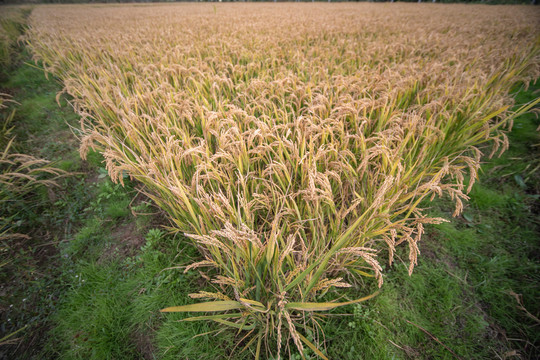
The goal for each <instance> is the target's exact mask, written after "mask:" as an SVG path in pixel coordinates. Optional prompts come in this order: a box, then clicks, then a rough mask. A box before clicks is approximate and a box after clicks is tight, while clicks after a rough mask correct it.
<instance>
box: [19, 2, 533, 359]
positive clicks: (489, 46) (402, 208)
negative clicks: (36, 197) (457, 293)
mask: <svg viewBox="0 0 540 360" xmlns="http://www.w3.org/2000/svg"><path fill="white" fill-rule="evenodd" d="M508 10H509V8H508V7H504V6H490V7H486V6H472V5H441V4H436V5H433V4H394V3H392V4H366V3H364V4H346V3H341V4H227V5H225V4H219V5H211V4H177V5H165V4H161V5H152V6H148V5H139V6H133V5H132V6H115V7H104V6H98V5H85V6H42V7H41V6H40V7H36V8H35V9H34V11H33V12H32V15H31V22H30V25H31V28H30V29H29V31H28V32H27V35H26V41H27V43H28V46H29V47H30V48H31V50H32V52H33V56H34V60H35V61H36V62H37V63H38V64H39V65H40V66H43V67H44V68H45V70H46V71H47V72H48V73H50V74H52V75H54V76H56V77H58V78H59V79H60V80H61V81H62V83H63V85H64V91H65V93H67V94H68V95H69V96H70V97H72V105H73V107H74V108H75V110H76V111H77V112H78V114H79V115H80V116H81V121H80V127H79V128H78V129H76V130H75V131H76V132H77V134H78V135H79V136H80V140H81V147H80V152H81V156H83V157H85V156H86V154H87V153H88V151H89V150H90V149H97V150H98V151H100V152H102V153H103V156H104V158H105V161H106V166H107V170H108V172H109V175H110V176H111V178H112V179H113V180H114V181H117V182H120V183H122V182H123V179H124V176H129V177H131V178H132V179H133V180H135V181H136V182H138V183H140V184H142V185H143V186H144V191H145V193H146V194H147V195H148V196H149V197H150V198H151V199H152V200H153V201H154V202H155V203H156V204H157V205H158V206H159V207H160V208H161V209H162V210H163V211H164V212H165V213H166V214H167V216H168V219H169V221H170V227H169V230H170V231H171V232H175V233H181V234H185V238H186V240H185V241H184V243H182V244H181V247H193V246H194V247H196V248H197V249H198V250H199V253H200V259H198V261H196V262H194V263H192V264H191V265H189V266H187V267H186V268H185V269H184V272H199V273H200V274H201V276H203V277H204V278H206V279H208V281H209V282H210V283H211V284H212V286H213V290H212V291H200V292H198V293H193V294H191V295H190V296H191V297H192V298H194V299H195V300H194V301H193V303H192V304H190V305H183V306H175V305H176V304H174V303H171V304H170V306H171V307H168V308H166V309H161V310H162V311H163V312H189V313H191V315H195V316H192V317H190V318H187V319H186V320H192V321H214V322H217V323H219V324H220V326H223V327H224V328H230V329H232V330H233V331H236V332H239V333H241V334H242V336H240V337H239V339H240V340H239V343H238V345H239V346H238V347H237V350H238V351H241V350H242V348H244V349H248V348H249V349H251V351H253V353H254V356H255V358H259V357H263V358H267V357H270V356H274V357H275V358H279V357H280V356H282V357H283V356H285V354H286V353H289V354H290V352H291V348H292V349H295V350H294V351H296V350H297V351H299V352H300V354H302V353H303V350H304V349H307V348H309V349H310V350H311V351H313V352H314V353H315V354H317V355H318V356H319V357H321V358H326V355H325V354H324V346H323V344H324V330H323V329H324V317H325V314H326V313H327V312H328V311H330V310H332V309H334V308H338V307H341V306H344V305H350V304H354V303H358V302H363V301H368V302H367V304H368V306H369V299H370V298H372V297H373V296H376V293H367V292H366V294H365V297H361V298H359V299H344V298H343V290H344V289H343V288H349V287H357V288H360V289H362V287H363V286H365V283H366V282H375V283H376V284H377V286H379V287H381V286H384V285H383V283H384V279H385V274H384V271H383V264H392V262H393V261H394V252H395V251H396V248H397V247H398V246H406V247H408V249H409V250H408V268H409V273H412V272H413V271H414V267H415V265H416V264H417V262H418V257H419V256H420V251H421V247H422V246H421V242H419V241H420V240H421V238H422V235H423V234H424V230H425V229H424V227H425V226H426V225H428V224H440V223H442V222H445V221H448V219H442V218H437V217H430V216H428V215H426V212H425V211H424V209H423V208H422V206H423V205H424V204H426V200H429V199H433V198H435V197H448V198H449V199H451V200H452V201H453V203H454V207H455V211H454V215H455V216H456V215H459V214H460V213H461V211H462V210H463V204H464V202H466V201H467V200H468V195H467V194H468V192H469V191H470V189H471V187H472V186H473V184H474V182H475V180H476V179H477V172H478V169H479V166H480V163H481V159H483V158H485V157H491V156H494V155H497V154H500V153H501V152H503V151H504V150H505V149H506V148H507V146H508V142H507V138H506V136H505V131H506V130H508V129H509V128H511V126H512V120H513V118H514V117H515V116H517V115H519V114H521V113H523V112H526V111H528V110H530V109H531V108H532V107H533V105H534V104H535V103H534V102H533V103H529V104H527V105H525V106H523V107H522V108H520V109H519V110H518V111H517V112H512V111H510V109H511V107H512V105H513V99H512V97H511V96H510V95H509V92H510V90H511V88H512V87H513V86H514V85H515V84H517V83H525V84H526V83H528V82H529V81H530V80H531V79H536V78H538V76H539V72H540V62H539V60H540V51H539V50H540V37H539V35H540V28H539V27H538V18H539V15H540V12H539V11H538V10H537V9H536V8H530V7H512V8H511V10H512V11H508ZM537 102H538V101H536V103H537ZM483 156H485V157H483ZM188 239H189V240H188ZM179 276H182V275H180V274H179ZM158 310H160V309H155V311H158Z"/></svg>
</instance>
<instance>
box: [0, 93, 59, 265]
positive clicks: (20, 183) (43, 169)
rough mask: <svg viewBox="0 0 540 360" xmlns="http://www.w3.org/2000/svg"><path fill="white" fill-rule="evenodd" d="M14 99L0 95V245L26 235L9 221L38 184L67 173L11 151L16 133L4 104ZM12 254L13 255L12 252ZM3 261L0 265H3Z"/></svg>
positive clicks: (11, 112)
mask: <svg viewBox="0 0 540 360" xmlns="http://www.w3.org/2000/svg"><path fill="white" fill-rule="evenodd" d="M9 102H13V100H11V98H10V97H9V95H7V94H0V210H1V214H0V241H2V245H1V248H2V249H7V248H9V245H7V243H4V241H7V240H10V239H17V238H28V236H27V235H25V234H20V233H15V232H14V231H13V223H12V220H13V218H14V217H15V215H16V213H17V211H18V209H20V207H21V206H22V207H25V206H28V204H27V203H26V202H25V199H26V198H27V197H28V196H29V194H31V193H32V192H33V191H35V190H36V188H38V187H40V186H48V187H54V186H58V183H57V182H56V180H57V179H58V178H60V177H63V176H65V175H67V173H66V172H65V171H63V170H61V169H58V168H55V167H53V166H52V165H51V163H50V162H49V161H48V160H44V159H39V158H36V157H34V156H31V155H27V154H22V153H20V152H17V151H14V146H15V136H14V135H13V134H12V129H13V124H12V120H13V115H14V113H15V111H14V110H9V109H8V106H7V105H6V104H7V103H9ZM11 255H12V254H11ZM3 265H4V263H3V262H2V264H1V265H0V267H2V266H3Z"/></svg>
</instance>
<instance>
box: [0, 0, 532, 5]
mask: <svg viewBox="0 0 540 360" xmlns="http://www.w3.org/2000/svg"><path fill="white" fill-rule="evenodd" d="M276 1H277V2H315V1H316V2H360V1H365V2H418V3H421V2H438V3H470V4H533V5H537V4H538V3H539V1H540V0H0V4H82V3H151V2H276Z"/></svg>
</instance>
